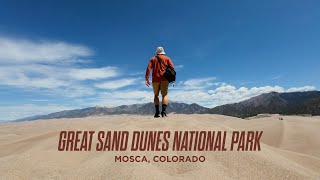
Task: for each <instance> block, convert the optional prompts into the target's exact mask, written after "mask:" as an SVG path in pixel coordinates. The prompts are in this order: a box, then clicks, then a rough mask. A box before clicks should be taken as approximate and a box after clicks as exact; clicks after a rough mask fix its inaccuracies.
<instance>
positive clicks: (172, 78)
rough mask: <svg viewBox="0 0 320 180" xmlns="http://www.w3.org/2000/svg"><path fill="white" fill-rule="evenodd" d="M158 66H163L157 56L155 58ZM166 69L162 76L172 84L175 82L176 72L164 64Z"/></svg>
mask: <svg viewBox="0 0 320 180" xmlns="http://www.w3.org/2000/svg"><path fill="white" fill-rule="evenodd" d="M156 58H157V59H158V61H159V63H160V64H164V63H163V61H162V59H161V58H160V57H159V56H156ZM164 65H165V67H166V71H165V72H164V74H163V76H164V77H165V78H166V79H167V80H168V81H169V83H174V82H175V81H176V74H177V73H176V71H175V70H174V69H173V67H171V66H170V65H169V66H168V65H166V64H164Z"/></svg>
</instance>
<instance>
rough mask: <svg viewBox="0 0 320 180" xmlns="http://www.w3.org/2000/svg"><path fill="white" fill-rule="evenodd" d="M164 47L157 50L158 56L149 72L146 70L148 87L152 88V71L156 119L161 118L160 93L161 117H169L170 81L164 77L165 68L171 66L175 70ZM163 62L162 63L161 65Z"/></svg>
mask: <svg viewBox="0 0 320 180" xmlns="http://www.w3.org/2000/svg"><path fill="white" fill-rule="evenodd" d="M164 54H165V52H164V49H163V47H158V48H157V50H156V56H154V57H152V58H151V59H150V61H149V63H148V66H147V70H146V75H145V78H146V85H147V86H148V87H149V86H150V81H149V76H150V71H151V70H152V87H153V92H154V105H155V108H156V113H155V115H154V117H155V118H158V117H160V110H159V92H160V91H161V95H162V111H161V116H162V117H165V116H167V113H166V108H167V105H168V102H169V99H168V86H169V82H168V80H167V79H166V78H165V77H163V74H164V72H165V70H166V68H165V66H171V67H172V68H174V65H173V63H172V61H171V59H170V58H169V57H167V56H165V55H164ZM161 61H162V63H161Z"/></svg>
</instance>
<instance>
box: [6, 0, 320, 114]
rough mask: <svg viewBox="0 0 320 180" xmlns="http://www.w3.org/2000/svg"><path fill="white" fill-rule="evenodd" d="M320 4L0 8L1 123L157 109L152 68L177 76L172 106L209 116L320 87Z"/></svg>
mask: <svg viewBox="0 0 320 180" xmlns="http://www.w3.org/2000/svg"><path fill="white" fill-rule="evenodd" d="M319 5H320V2H319V1H292V0H290V1H264V2H262V1H259V2H258V1H201V2H199V1H73V2H72V1H40V0H39V1H28V2H27V1H15V0H10V1H9V0H8V1H1V2H0V99H1V101H0V120H13V119H17V118H21V117H26V116H32V115H37V114H46V113H51V112H55V111H60V110H64V109H74V108H83V107H88V106H95V105H100V106H116V105H121V104H132V103H141V102H150V101H152V99H153V98H152V90H151V89H150V88H147V87H145V86H144V73H145V68H146V66H147V63H148V61H149V59H150V57H152V56H153V55H154V52H155V49H156V47H157V46H163V47H164V48H165V50H166V52H167V55H168V56H169V57H171V59H172V60H173V62H174V64H175V65H176V66H177V67H178V68H177V72H178V77H177V78H178V80H177V82H176V85H175V87H174V88H170V90H169V91H170V96H169V97H170V99H171V100H175V101H182V102H186V103H192V102H196V103H199V104H201V105H204V106H207V107H214V106H217V105H221V104H225V103H232V102H238V101H241V100H244V99H248V98H250V97H252V96H256V95H258V94H261V93H265V92H270V91H278V92H290V91H306V90H317V89H318V88H319V87H320V78H319V77H320V71H319V67H320V61H319V57H320V50H319V47H320V35H319V32H320V11H319V9H318V7H319Z"/></svg>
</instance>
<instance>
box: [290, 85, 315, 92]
mask: <svg viewBox="0 0 320 180" xmlns="http://www.w3.org/2000/svg"><path fill="white" fill-rule="evenodd" d="M316 89H317V88H316V87H314V86H303V87H292V88H289V89H288V90H287V92H296V91H314V90H316Z"/></svg>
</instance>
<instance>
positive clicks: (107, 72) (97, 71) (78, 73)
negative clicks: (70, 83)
mask: <svg viewBox="0 0 320 180" xmlns="http://www.w3.org/2000/svg"><path fill="white" fill-rule="evenodd" d="M118 75H119V73H118V69H117V68H116V67H104V68H87V69H85V68H81V69H70V71H69V76H70V77H72V78H74V79H76V80H88V79H93V80H94V79H104V78H111V77H116V76H118Z"/></svg>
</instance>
